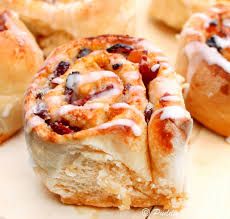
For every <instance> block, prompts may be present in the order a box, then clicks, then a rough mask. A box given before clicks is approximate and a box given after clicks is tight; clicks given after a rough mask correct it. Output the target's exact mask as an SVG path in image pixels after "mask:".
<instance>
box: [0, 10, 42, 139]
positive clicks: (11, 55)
mask: <svg viewBox="0 0 230 219" xmlns="http://www.w3.org/2000/svg"><path fill="white" fill-rule="evenodd" d="M0 57H1V61H0V72H1V74H0V143H1V142H3V141H4V140H6V139H7V138H9V137H10V136H11V135H12V134H14V133H15V132H16V131H17V130H18V129H20V128H21V127H22V97H23V93H24V92H25V89H26V87H27V86H28V84H29V81H30V80H31V78H32V75H33V73H36V71H37V70H38V68H39V67H40V65H41V64H42V62H43V55H42V51H41V50H40V49H39V47H38V45H37V44H36V42H35V40H34V38H33V36H32V35H31V34H30V32H29V31H28V30H27V28H26V27H25V26H24V24H23V23H22V22H21V21H20V20H19V19H18V17H17V15H16V14H15V13H13V12H11V11H8V10H3V9H0Z"/></svg>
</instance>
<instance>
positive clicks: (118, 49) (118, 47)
mask: <svg viewBox="0 0 230 219" xmlns="http://www.w3.org/2000/svg"><path fill="white" fill-rule="evenodd" d="M132 50H133V47H132V46H130V45H127V44H123V43H117V44H115V45H113V46H111V47H109V48H108V49H107V52H109V53H122V54H125V55H128V54H129V53H130V52H131V51H132Z"/></svg>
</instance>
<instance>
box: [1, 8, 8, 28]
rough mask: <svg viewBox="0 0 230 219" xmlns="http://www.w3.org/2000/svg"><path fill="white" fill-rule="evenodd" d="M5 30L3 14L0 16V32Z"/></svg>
mask: <svg viewBox="0 0 230 219" xmlns="http://www.w3.org/2000/svg"><path fill="white" fill-rule="evenodd" d="M4 30H7V26H6V18H5V12H4V13H2V14H1V15H0V31H4Z"/></svg>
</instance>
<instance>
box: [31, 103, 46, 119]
mask: <svg viewBox="0 0 230 219" xmlns="http://www.w3.org/2000/svg"><path fill="white" fill-rule="evenodd" d="M34 115H37V116H39V117H40V118H42V119H44V120H46V119H48V118H49V114H48V111H47V109H46V105H45V104H44V103H39V104H38V105H37V106H36V108H35V110H34Z"/></svg>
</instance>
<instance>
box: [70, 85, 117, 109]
mask: <svg viewBox="0 0 230 219" xmlns="http://www.w3.org/2000/svg"><path fill="white" fill-rule="evenodd" d="M113 87H114V86H113V85H112V84H110V85H107V86H106V87H105V88H103V89H101V90H99V91H97V92H95V93H94V94H92V95H88V96H86V97H85V98H82V99H78V100H75V101H73V103H72V104H73V105H76V106H84V105H85V104H86V102H87V101H89V100H90V99H92V98H93V97H95V96H97V95H99V94H101V93H103V92H105V91H108V90H111V89H113Z"/></svg>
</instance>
